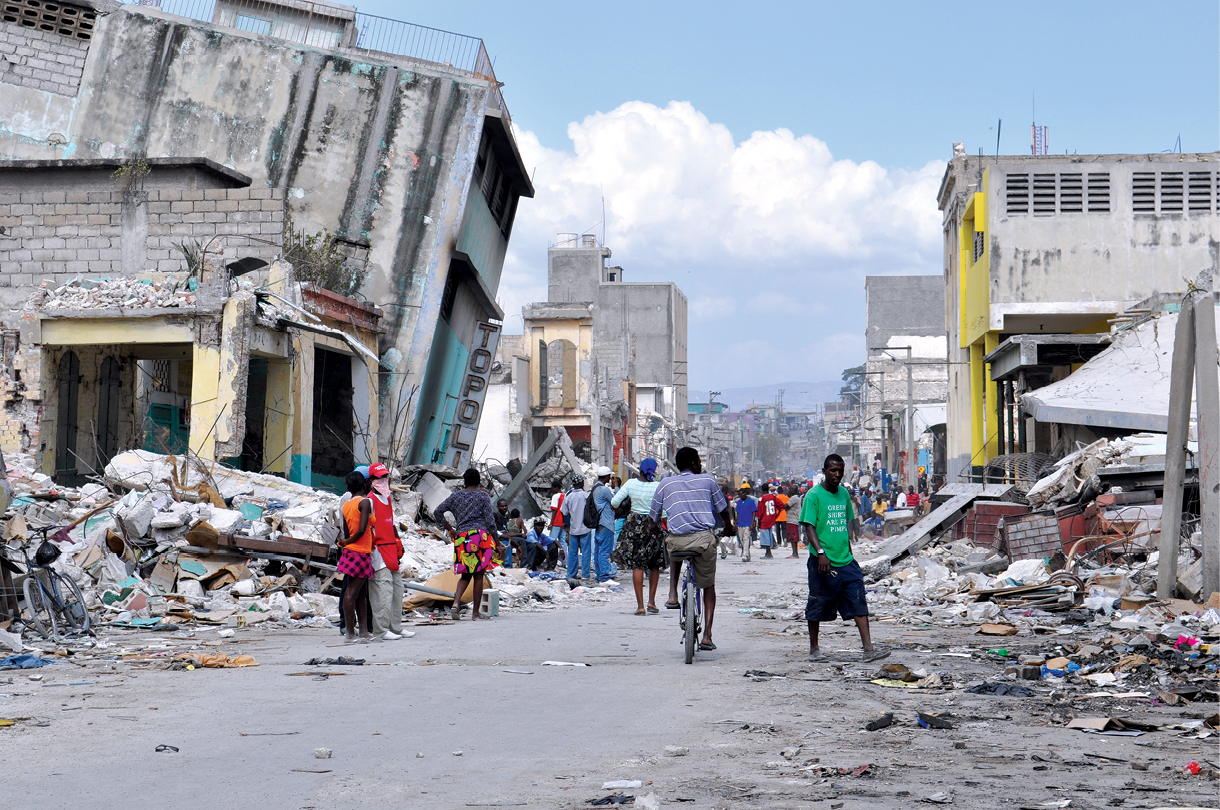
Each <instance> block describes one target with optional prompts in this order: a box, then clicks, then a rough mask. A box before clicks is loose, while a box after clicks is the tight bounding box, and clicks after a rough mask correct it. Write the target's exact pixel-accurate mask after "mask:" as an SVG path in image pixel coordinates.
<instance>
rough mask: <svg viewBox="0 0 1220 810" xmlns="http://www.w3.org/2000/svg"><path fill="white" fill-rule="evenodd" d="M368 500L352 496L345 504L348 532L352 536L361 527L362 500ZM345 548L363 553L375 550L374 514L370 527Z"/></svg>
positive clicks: (344, 517)
mask: <svg viewBox="0 0 1220 810" xmlns="http://www.w3.org/2000/svg"><path fill="white" fill-rule="evenodd" d="M364 500H367V499H366V498H352V499H350V500H349V501H348V502H347V503H345V504H343V519H344V520H345V521H347V534H348V536H349V537H350V536H352V535H354V534H355V533H356V530H357V529H359V528H360V502H361V501H364ZM344 548H349V549H351V550H352V551H359V552H361V553H363V554H368V553H370V552H372V550H373V516H372V515H370V516H369V524H368V527H367V528H366V529H365V530H364V535H363V536H362V537H360V538H359V539H358V540H356V541H355V542H352V543H349V544H347V545H346V546H344Z"/></svg>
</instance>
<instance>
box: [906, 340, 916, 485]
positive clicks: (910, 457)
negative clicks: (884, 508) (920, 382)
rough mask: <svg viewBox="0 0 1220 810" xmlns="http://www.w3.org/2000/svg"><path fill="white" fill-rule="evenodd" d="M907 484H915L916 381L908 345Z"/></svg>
mask: <svg viewBox="0 0 1220 810" xmlns="http://www.w3.org/2000/svg"><path fill="white" fill-rule="evenodd" d="M906 349H907V486H908V487H913V486H915V382H914V380H913V379H912V377H911V347H910V346H907V347H906Z"/></svg>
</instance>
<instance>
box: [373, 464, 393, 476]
mask: <svg viewBox="0 0 1220 810" xmlns="http://www.w3.org/2000/svg"><path fill="white" fill-rule="evenodd" d="M389 474H390V471H389V470H387V469H386V466H385V465H384V464H370V465H369V478H385V477H386V476H387V475H389Z"/></svg>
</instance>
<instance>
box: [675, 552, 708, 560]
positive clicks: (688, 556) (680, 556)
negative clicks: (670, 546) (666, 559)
mask: <svg viewBox="0 0 1220 810" xmlns="http://www.w3.org/2000/svg"><path fill="white" fill-rule="evenodd" d="M669 556H670V557H673V558H674V559H675V560H693V559H694V558H696V557H702V556H703V552H702V551H671V552H669Z"/></svg>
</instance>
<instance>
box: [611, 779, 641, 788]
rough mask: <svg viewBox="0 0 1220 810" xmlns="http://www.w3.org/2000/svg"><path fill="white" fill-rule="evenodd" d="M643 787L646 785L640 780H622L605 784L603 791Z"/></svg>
mask: <svg viewBox="0 0 1220 810" xmlns="http://www.w3.org/2000/svg"><path fill="white" fill-rule="evenodd" d="M641 787H644V783H643V782H642V781H640V780H639V779H620V780H618V781H616V782H607V783H605V784H604V785H602V790H631V789H633V788H641Z"/></svg>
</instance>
